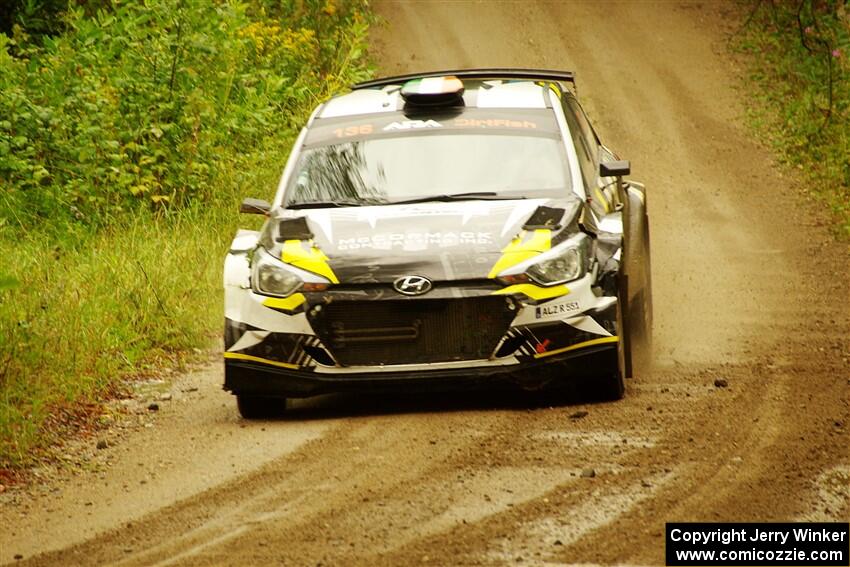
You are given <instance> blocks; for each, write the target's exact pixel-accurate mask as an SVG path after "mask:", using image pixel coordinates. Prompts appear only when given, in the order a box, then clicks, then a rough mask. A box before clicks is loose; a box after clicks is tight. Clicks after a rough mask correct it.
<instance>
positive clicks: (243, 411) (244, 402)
mask: <svg viewBox="0 0 850 567" xmlns="http://www.w3.org/2000/svg"><path fill="white" fill-rule="evenodd" d="M236 407H237V408H239V415H241V416H242V417H243V418H244V419H272V418H275V417H280V416H281V415H283V412H284V411H285V410H286V398H269V397H265V396H247V395H244V394H237V395H236Z"/></svg>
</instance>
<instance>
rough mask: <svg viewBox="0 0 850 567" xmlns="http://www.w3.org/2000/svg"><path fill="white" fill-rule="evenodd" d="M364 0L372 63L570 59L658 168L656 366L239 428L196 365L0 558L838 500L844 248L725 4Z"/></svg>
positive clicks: (727, 512) (519, 556) (180, 560)
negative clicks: (140, 426) (750, 90)
mask: <svg viewBox="0 0 850 567" xmlns="http://www.w3.org/2000/svg"><path fill="white" fill-rule="evenodd" d="M375 7H376V9H377V11H378V12H379V13H380V14H381V15H382V16H383V17H384V18H385V19H386V20H387V26H386V27H385V28H383V29H380V30H377V31H376V32H375V39H374V50H375V55H376V59H377V61H379V62H380V65H381V69H380V71H381V72H382V73H384V74H392V73H396V72H407V71H415V70H422V69H434V68H452V67H462V66H512V65H514V66H524V67H548V68H565V69H573V70H575V71H576V72H577V75H578V89H579V95H580V96H581V98H582V99H583V100H584V101H585V105H586V107H587V109H588V111H589V113H590V114H591V116H592V117H593V119H594V120H595V122H596V123H597V124H598V125H599V128H600V130H601V133H602V136H603V139H605V140H607V141H608V142H609V143H610V144H611V145H612V146H613V149H614V150H615V151H617V152H619V153H620V154H621V155H622V156H623V157H624V158H626V159H630V160H631V162H632V171H633V176H634V178H635V179H638V180H641V181H644V182H646V183H647V185H648V191H649V193H648V194H649V211H650V218H651V222H652V231H653V234H652V240H653V262H654V265H653V281H654V285H655V290H654V292H655V309H656V312H655V321H656V329H655V331H656V332H655V338H656V351H657V352H656V355H657V356H656V358H657V364H656V369H655V370H654V371H653V372H652V373H650V374H646V375H641V376H638V377H636V378H635V379H633V380H631V381H629V383H628V384H627V394H626V398H625V399H624V400H623V401H621V402H617V403H613V404H578V405H576V404H568V405H555V406H554V407H547V405H545V404H541V403H540V401H539V399H538V400H537V401H534V400H528V399H524V398H522V397H513V396H512V397H507V398H506V397H504V396H492V395H481V394H476V395H469V396H464V397H461V398H457V399H455V398H453V399H450V400H449V399H446V397H444V396H443V397H441V396H432V397H426V398H418V399H410V398H404V397H394V398H390V397H386V398H380V399H360V398H357V397H351V396H347V397H331V398H325V399H321V400H316V401H310V402H305V403H300V404H298V407H296V409H295V410H294V412H293V413H292V415H291V417H290V418H288V419H287V420H284V421H276V422H265V423H251V424H242V426H240V422H239V420H238V419H237V418H236V416H235V408H234V407H233V404H232V401H231V400H230V399H229V398H228V396H226V395H225V394H223V393H220V392H218V391H217V388H218V387H219V384H220V379H221V377H220V374H219V370H218V369H217V368H215V369H210V370H208V371H206V372H201V373H197V374H195V375H193V376H190V377H189V378H188V379H190V380H194V381H195V382H197V383H198V384H199V387H200V392H199V393H198V396H197V399H196V400H195V401H193V402H192V403H186V404H183V405H182V406H180V407H179V408H176V409H171V410H169V411H167V412H165V415H162V416H160V417H159V418H158V420H159V422H158V423H157V425H156V427H154V428H152V429H146V430H144V431H143V432H142V433H139V434H138V435H136V436H135V437H132V436H131V438H130V439H128V440H127V442H126V444H125V446H124V447H123V449H122V450H120V451H119V450H117V449H116V456H115V458H114V462H113V465H112V466H111V468H110V469H109V470H108V471H107V472H106V473H104V474H100V475H95V474H91V475H89V476H85V475H84V477H83V478H81V479H76V480H74V481H72V482H70V483H67V484H65V485H63V487H62V488H60V490H59V491H58V493H57V494H52V495H49V496H44V497H40V498H38V499H36V500H35V501H33V502H30V503H29V505H28V508H23V507H22V505H20V504H18V505H15V506H7V507H4V509H3V510H2V512H0V520H2V522H3V525H4V526H12V528H11V529H9V531H8V532H6V533H2V534H0V550H2V553H1V554H0V561H10V560H12V554H13V553H15V552H20V553H21V554H23V555H25V559H24V563H31V564H37V565H59V564H63V565H67V564H80V565H95V564H103V563H110V564H117V565H173V564H177V565H212V564H216V565H217V564H286V565H319V564H321V565H355V564H359V565H407V564H435V565H467V564H469V565H478V564H484V565H501V564H505V563H512V564H535V565H545V564H562V563H621V564H622V563H634V564H647V563H649V564H660V563H663V553H664V538H663V532H664V523H665V522H666V521H699V520H706V521H719V520H728V521H748V520H751V521H756V520H764V521H780V520H798V519H799V520H802V519H812V520H847V519H848V518H850V488H848V487H850V362H849V361H850V345H848V337H850V310H848V307H847V300H848V280H850V273H848V262H847V250H846V246H845V245H841V244H836V243H835V242H833V241H832V240H831V239H830V238H829V236H828V235H827V234H826V231H825V229H824V228H823V227H821V226H819V225H820V224H821V221H820V220H818V219H819V217H818V216H817V215H816V214H813V213H812V209H813V208H814V207H812V206H809V205H805V204H802V201H801V200H800V199H799V198H798V197H797V196H796V194H797V191H796V190H795V189H794V181H793V180H792V179H789V178H787V177H784V176H783V175H782V174H781V173H779V172H778V169H777V167H776V166H775V165H774V164H772V163H771V161H770V158H769V155H768V154H767V152H765V151H764V150H763V149H761V148H760V147H758V145H757V144H755V143H754V142H753V141H752V140H751V139H750V137H748V135H747V133H746V131H745V129H744V128H743V126H742V125H741V120H740V115H741V112H742V111H743V109H744V106H745V104H746V100H745V99H743V98H742V97H741V96H740V95H739V94H738V93H737V92H736V91H735V90H734V88H733V86H732V85H733V83H734V82H735V80H734V78H733V77H734V76H735V75H736V70H735V69H734V67H733V63H732V62H731V60H730V59H729V58H728V57H727V55H726V54H725V47H724V42H725V39H726V33H727V32H728V31H729V29H727V26H729V25H734V23H735V21H736V20H735V17H733V16H731V15H729V14H724V13H722V10H724V9H725V8H724V7H723V5H720V4H715V5H712V4H710V3H698V4H679V3H675V4H674V3H669V2H665V3H660V4H650V3H646V2H623V3H606V4H599V3H595V2H591V3H572V2H570V3H566V2H564V3H560V2H553V3H547V2H517V3H510V2H404V3H401V2H399V3H395V2H379V3H376V4H375ZM718 379H722V380H724V381H725V383H726V387H719V386H716V385H715V381H716V380H718ZM718 384H721V382H718ZM583 412H587V414H586V415H583ZM137 461H140V462H141V463H142V464H140V465H138V466H137V465H136V462H137ZM159 462H167V464H166V465H164V466H163V467H161V468H159V469H157V471H156V474H155V475H154V476H153V479H152V480H151V481H150V482H148V483H146V484H140V480H139V479H140V478H141V477H142V476H143V477H144V478H147V479H150V478H151V474H152V473H151V470H150V467H149V466H148V465H149V464H150V463H159ZM89 499H90V500H91V501H92V503H91V505H90V506H87V507H84V505H83V504H81V503H82V502H86V501H89ZM10 534H11V535H10ZM39 552H45V553H43V554H42V555H36V554H37V553H39Z"/></svg>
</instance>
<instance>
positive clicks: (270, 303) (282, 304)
mask: <svg viewBox="0 0 850 567" xmlns="http://www.w3.org/2000/svg"><path fill="white" fill-rule="evenodd" d="M304 300H305V297H304V294H303V293H296V294H293V295H290V296H289V297H268V298H266V299H264V300H263V305H265V306H266V307H270V308H272V309H283V310H284V311H292V310H293V309H295V308H296V307H298V306H299V305H301V304H302V303H304Z"/></svg>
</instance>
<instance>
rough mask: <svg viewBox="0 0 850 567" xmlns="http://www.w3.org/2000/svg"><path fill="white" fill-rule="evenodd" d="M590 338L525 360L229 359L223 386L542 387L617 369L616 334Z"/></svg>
mask: <svg viewBox="0 0 850 567" xmlns="http://www.w3.org/2000/svg"><path fill="white" fill-rule="evenodd" d="M588 343H590V344H586V345H577V346H579V348H576V349H573V350H570V351H568V352H564V353H562V354H558V355H554V356H550V357H546V358H540V359H537V360H535V361H533V362H527V363H524V364H514V365H509V366H473V367H466V368H436V369H432V370H431V369H429V370H422V369H416V370H401V371H398V370H394V371H392V372H375V371H371V372H370V371H365V372H346V373H338V374H334V373H320V372H315V371H310V370H304V369H294V368H287V367H284V366H275V365H269V364H265V363H262V362H258V361H252V360H239V359H225V378H224V389H225V390H227V391H229V392H232V393H234V394H239V395H250V396H277V397H288V398H304V397H310V396H318V395H322V394H329V393H339V392H354V391H357V392H372V393H381V392H399V391H403V392H411V393H415V392H437V391H440V392H443V391H462V390H474V389H478V388H487V389H499V388H506V389H507V388H517V387H518V388H523V389H538V388H541V387H544V386H559V385H568V384H570V383H574V382H577V381H581V380H584V379H588V378H593V377H598V376H606V375H611V374H612V373H615V372H616V371H617V342H616V340H610V341H606V342H603V343H594V341H588Z"/></svg>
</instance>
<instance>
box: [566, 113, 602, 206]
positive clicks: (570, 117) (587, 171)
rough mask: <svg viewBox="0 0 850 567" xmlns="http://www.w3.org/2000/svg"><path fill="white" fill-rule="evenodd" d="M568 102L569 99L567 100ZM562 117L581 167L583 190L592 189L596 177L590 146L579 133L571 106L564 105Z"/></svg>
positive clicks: (576, 119)
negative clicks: (565, 120)
mask: <svg viewBox="0 0 850 567" xmlns="http://www.w3.org/2000/svg"><path fill="white" fill-rule="evenodd" d="M567 100H568V101H569V100H570V99H569V98H567ZM564 117H565V118H566V119H567V127H568V128H569V129H570V137H571V138H572V139H573V145H574V146H575V148H576V154H577V155H578V164H579V167H581V175H582V177H583V178H584V187H585V189H588V190H589V189H592V188H593V187H595V186H596V175H595V173H596V172H595V171H594V162H595V161H596V158H595V157H594V154H593V152H592V151H591V147H590V145H589V144H588V143H587V140H586V139H585V137H584V135H583V134H582V131H581V125H580V124H579V121H578V117H577V116H576V114H575V111H574V110H573V108H572V105H571V104H569V103H567V104H564Z"/></svg>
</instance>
